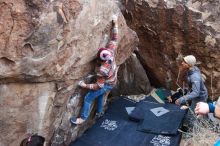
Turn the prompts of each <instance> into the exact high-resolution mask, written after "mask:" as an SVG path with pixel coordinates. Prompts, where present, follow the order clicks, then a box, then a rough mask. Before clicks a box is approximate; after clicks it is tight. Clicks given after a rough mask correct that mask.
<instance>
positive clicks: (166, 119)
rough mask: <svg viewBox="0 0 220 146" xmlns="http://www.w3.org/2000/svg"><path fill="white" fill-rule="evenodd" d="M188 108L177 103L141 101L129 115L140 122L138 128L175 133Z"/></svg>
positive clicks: (151, 131)
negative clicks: (183, 107)
mask: <svg viewBox="0 0 220 146" xmlns="http://www.w3.org/2000/svg"><path fill="white" fill-rule="evenodd" d="M185 114H186V110H181V109H180V106H177V105H175V104H169V103H166V104H162V103H155V102H148V101H141V102H139V103H138V104H137V106H136V108H135V109H134V110H133V111H132V112H131V114H130V115H129V119H130V120H133V121H136V122H140V124H139V126H138V130H140V131H143V132H150V133H156V134H168V135H175V134H177V133H178V129H179V128H180V127H181V125H182V122H183V119H184V116H185Z"/></svg>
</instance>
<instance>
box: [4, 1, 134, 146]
mask: <svg viewBox="0 0 220 146" xmlns="http://www.w3.org/2000/svg"><path fill="white" fill-rule="evenodd" d="M0 8H1V9H0V67H1V70H0V76H1V78H0V83H1V86H0V91H1V93H0V105H1V107H0V113H1V115H3V116H1V118H0V123H1V124H0V133H1V134H0V145H1V146H9V145H12V146H13V145H17V144H18V143H19V142H20V140H21V139H20V138H21V137H23V136H24V134H25V133H28V132H33V133H36V132H38V133H39V134H41V135H43V136H45V137H46V141H47V144H49V145H68V143H69V142H70V140H71V139H74V138H76V137H77V136H78V135H79V134H80V133H82V132H83V130H85V129H86V127H88V126H85V127H81V128H80V127H72V126H71V125H70V124H69V118H70V116H71V115H72V114H74V115H78V114H79V112H80V109H81V105H82V100H83V97H81V96H83V95H85V92H87V91H84V90H82V91H81V90H80V89H78V88H77V86H76V84H77V82H78V81H79V80H81V79H83V78H84V77H85V76H86V75H87V74H89V73H91V72H92V71H93V68H94V61H93V60H94V58H95V57H96V53H97V48H99V47H105V44H106V43H107V41H108V39H109V35H110V28H111V16H112V15H113V14H117V15H118V17H119V22H118V23H119V33H120V38H119V47H118V49H117V54H116V61H117V64H118V65H120V64H122V63H124V62H125V60H126V59H127V58H129V56H130V55H131V53H132V52H133V50H134V48H136V45H137V41H138V39H137V36H136V33H135V32H133V31H132V30H131V29H129V28H128V27H127V25H126V23H125V20H124V17H123V16H122V14H121V12H120V10H119V8H118V6H117V5H116V4H115V2H114V1H112V0H105V3H101V2H100V1H99V0H57V1H54V0H1V1H0ZM73 93H74V94H73ZM72 94H73V96H72V99H71V100H69V97H70V96H71V95H72ZM91 123H92V122H88V124H91ZM12 141H13V142H14V143H11V142H12Z"/></svg>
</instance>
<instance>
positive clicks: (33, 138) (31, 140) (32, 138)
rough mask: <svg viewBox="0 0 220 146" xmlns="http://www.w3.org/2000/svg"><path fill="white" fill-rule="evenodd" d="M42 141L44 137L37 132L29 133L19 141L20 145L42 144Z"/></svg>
mask: <svg viewBox="0 0 220 146" xmlns="http://www.w3.org/2000/svg"><path fill="white" fill-rule="evenodd" d="M44 141H45V138H44V137H43V136H40V135H37V134H34V135H29V136H28V137H26V138H25V139H23V140H22V141H21V143H20V146H43V145H44Z"/></svg>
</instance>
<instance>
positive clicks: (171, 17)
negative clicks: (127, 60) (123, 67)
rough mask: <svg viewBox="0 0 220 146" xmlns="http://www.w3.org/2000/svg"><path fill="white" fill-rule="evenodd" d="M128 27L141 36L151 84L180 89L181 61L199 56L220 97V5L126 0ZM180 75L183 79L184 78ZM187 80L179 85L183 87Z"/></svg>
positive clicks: (141, 50)
mask: <svg viewBox="0 0 220 146" xmlns="http://www.w3.org/2000/svg"><path fill="white" fill-rule="evenodd" d="M121 2H122V4H121V9H122V11H123V14H124V16H125V18H126V20H127V24H128V25H129V26H130V27H131V28H132V29H133V30H135V31H136V33H137V34H138V37H139V40H140V43H139V55H140V58H141V62H142V64H143V66H144V68H145V70H146V72H147V75H148V77H149V79H150V81H151V83H152V84H153V85H155V86H167V87H172V89H175V88H176V87H177V85H176V81H177V75H178V67H177V65H178V60H179V58H181V57H182V56H184V55H190V54H192V55H195V56H196V58H197V60H198V62H199V63H200V64H199V65H198V66H199V68H200V69H201V71H202V72H203V74H205V75H206V78H207V80H206V86H207V87H208V89H209V95H210V96H211V97H218V96H219V95H220V93H219V89H220V82H219V80H220V59H219V58H220V51H219V48H220V19H219V12H220V2H219V1H214V0H212V1H209V0H183V1H180V0H138V1H137V0H122V1H121ZM183 74H184V73H183V72H180V77H181V76H182V75H183ZM182 81H183V80H179V82H178V84H179V85H180V86H182V85H183V82H182Z"/></svg>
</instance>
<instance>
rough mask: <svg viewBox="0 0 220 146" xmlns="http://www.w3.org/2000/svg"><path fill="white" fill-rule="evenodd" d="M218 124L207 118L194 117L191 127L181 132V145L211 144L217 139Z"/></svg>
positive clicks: (199, 145) (203, 145) (197, 145)
mask: <svg viewBox="0 0 220 146" xmlns="http://www.w3.org/2000/svg"><path fill="white" fill-rule="evenodd" d="M218 131H219V126H218V125H217V124H215V123H213V122H210V120H208V119H207V118H201V119H196V120H195V121H194V126H193V128H191V129H189V130H188V132H183V135H185V137H188V138H184V139H183V141H182V142H181V146H211V145H214V143H215V142H216V141H217V140H218V138H219V135H218V133H217V132H218Z"/></svg>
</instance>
